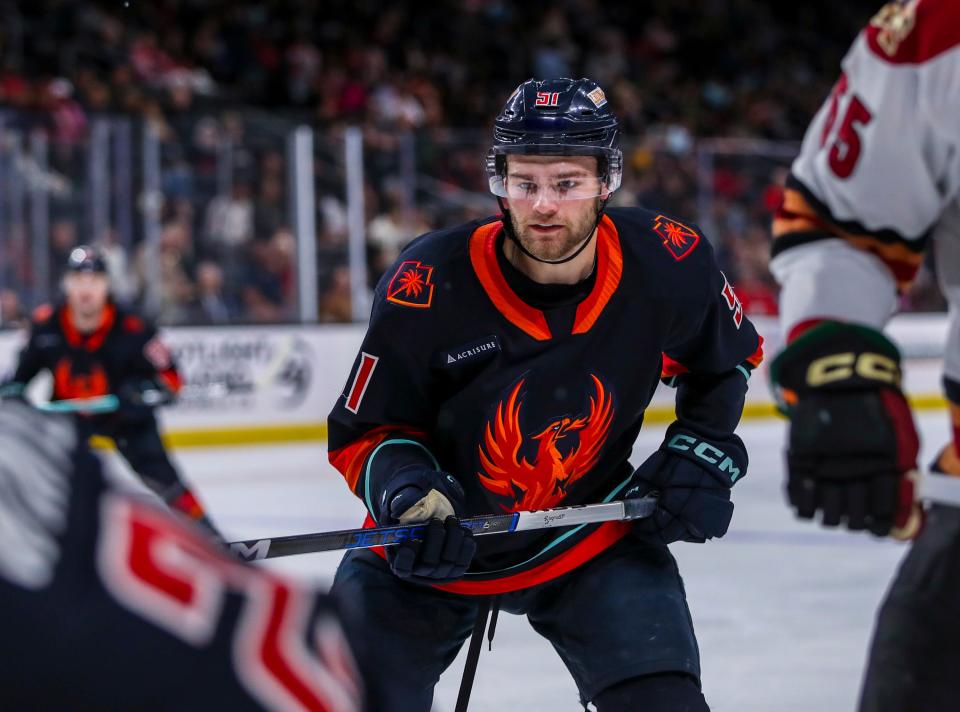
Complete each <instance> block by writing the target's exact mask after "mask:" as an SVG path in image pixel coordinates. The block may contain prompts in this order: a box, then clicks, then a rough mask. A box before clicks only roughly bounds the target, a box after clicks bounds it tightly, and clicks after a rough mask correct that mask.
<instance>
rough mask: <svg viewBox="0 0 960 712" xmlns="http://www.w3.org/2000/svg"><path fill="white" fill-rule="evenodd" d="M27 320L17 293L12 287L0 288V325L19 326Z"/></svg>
mask: <svg viewBox="0 0 960 712" xmlns="http://www.w3.org/2000/svg"><path fill="white" fill-rule="evenodd" d="M28 322H29V319H28V317H27V315H26V313H24V310H23V305H22V304H21V303H20V297H19V296H18V295H17V293H16V292H15V291H14V290H12V289H6V288H4V289H0V327H3V328H20V327H23V326H26V325H27V323H28Z"/></svg>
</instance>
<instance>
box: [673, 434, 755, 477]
mask: <svg viewBox="0 0 960 712" xmlns="http://www.w3.org/2000/svg"><path fill="white" fill-rule="evenodd" d="M667 448H668V449H671V450H678V451H679V452H686V451H688V450H692V451H693V454H694V455H696V456H697V457H699V458H700V459H701V460H704V461H705V462H708V463H710V464H711V465H716V466H717V469H718V470H720V472H722V473H724V474H726V475H729V477H730V484H733V483H734V482H736V481H737V478H738V477H740V468H739V467H737V466H736V464H735V463H734V461H733V460H732V459H731V458H730V457H728V456H727V454H726V453H724V452H723V451H722V450H720V449H719V448H717V447H714V446H713V445H711V444H710V443H708V442H705V441H703V440H697V438H695V437H693V436H691V435H685V434H684V433H677V434H676V435H674V436H673V437H672V438H671V439H670V442H668V443H667Z"/></svg>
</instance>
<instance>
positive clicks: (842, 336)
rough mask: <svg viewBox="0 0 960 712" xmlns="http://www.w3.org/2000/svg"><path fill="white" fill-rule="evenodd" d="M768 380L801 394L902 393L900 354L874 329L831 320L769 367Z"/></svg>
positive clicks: (788, 349) (802, 338)
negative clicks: (819, 392)
mask: <svg viewBox="0 0 960 712" xmlns="http://www.w3.org/2000/svg"><path fill="white" fill-rule="evenodd" d="M770 378H771V380H772V382H773V384H774V386H775V387H780V388H782V389H789V390H791V391H793V392H794V393H797V394H803V393H809V392H811V391H826V390H833V391H841V390H842V391H852V390H870V389H876V388H894V389H897V390H899V389H900V383H901V380H902V373H901V370H900V351H899V349H897V347H896V345H895V344H894V343H893V342H892V341H890V339H888V338H887V337H886V336H885V335H884V334H882V333H881V332H879V331H877V330H876V329H871V328H870V327H867V326H862V325H859V324H842V323H840V322H835V321H827V322H824V323H822V324H818V325H817V326H815V327H813V328H812V329H810V330H809V331H808V332H806V333H805V334H803V335H802V336H800V337H799V338H798V339H797V340H796V341H794V342H793V343H792V344H790V345H789V346H787V347H786V348H785V349H784V350H783V351H781V352H780V354H779V355H778V356H777V357H776V358H775V359H774V361H773V364H772V365H771V367H770ZM781 400H782V399H781ZM786 400H789V399H786Z"/></svg>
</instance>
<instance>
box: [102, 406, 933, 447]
mask: <svg viewBox="0 0 960 712" xmlns="http://www.w3.org/2000/svg"><path fill="white" fill-rule="evenodd" d="M910 405H911V406H912V407H913V409H914V410H917V411H931V410H945V409H946V407H947V402H946V401H945V400H944V398H943V396H941V395H938V394H921V395H917V396H913V397H911V398H910ZM779 417H780V414H779V413H778V412H777V409H776V407H775V406H774V405H773V403H747V404H746V405H745V406H744V408H743V417H742V418H741V420H766V419H769V418H779ZM675 418H676V415H675V414H674V408H673V406H672V405H657V406H651V407H650V408H647V412H646V417H645V418H644V422H645V423H651V424H656V425H666V424H668V423H672V422H673V421H674V419H675ZM326 440H327V424H326V422H315V423H288V424H284V425H261V426H250V427H236V428H220V429H216V430H205V429H197V430H170V431H168V432H167V433H165V434H164V436H163V441H164V442H165V443H166V445H167V446H168V447H171V448H177V449H180V448H192V447H242V446H244V445H267V444H277V443H295V442H326ZM90 442H91V444H92V445H93V446H94V447H98V448H112V447H113V443H112V442H111V441H110V440H109V439H108V438H101V437H94V438H91V441H90Z"/></svg>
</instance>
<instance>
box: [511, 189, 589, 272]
mask: <svg viewBox="0 0 960 712" xmlns="http://www.w3.org/2000/svg"><path fill="white" fill-rule="evenodd" d="M497 203H499V205H500V212H502V213H503V221H502V222H503V229H504V231H505V232H506V233H507V237H509V238H510V239H511V240H512V241H513V244H514V245H516V247H517V249H518V250H520V252H522V253H523V254H525V255H526V256H527V257H529V258H530V259H531V260H534V261H536V262H540V263H541V264H545V265H562V264H565V263H567V262H570V261H571V260H574V259H576V258H577V256H578V255H579V254H580V253H581V252H583V251H584V250H585V249H587V245H589V244H590V242H591V240H593V236H594V235H595V234H596V232H597V227H598V226H599V225H600V219H601V218H602V217H603V209H604V207H605V206H606V204H607V201H606V200H603V201H601V203H600V209H599V210H597V219H596V220H595V221H594V223H593V227H592V228H590V232H588V233H587V236H586V237H585V238H583V242H581V243H580V247H578V248H577V249H576V250H574V251H573V253H571V254H569V255H567V256H566V257H564V258H562V259H559V260H544V259H541V258H540V257H537V256H536V255H534V254H533V253H531V252H530V251H529V250H528V249H527V248H526V247H524V246H523V245H521V244H520V240H519V238H518V237H517V233H516V231H515V230H514V229H513V220H511V219H510V210H509V209H508V208H507V206H506V205H505V204H504V202H503V198H501V197H500V196H497Z"/></svg>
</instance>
